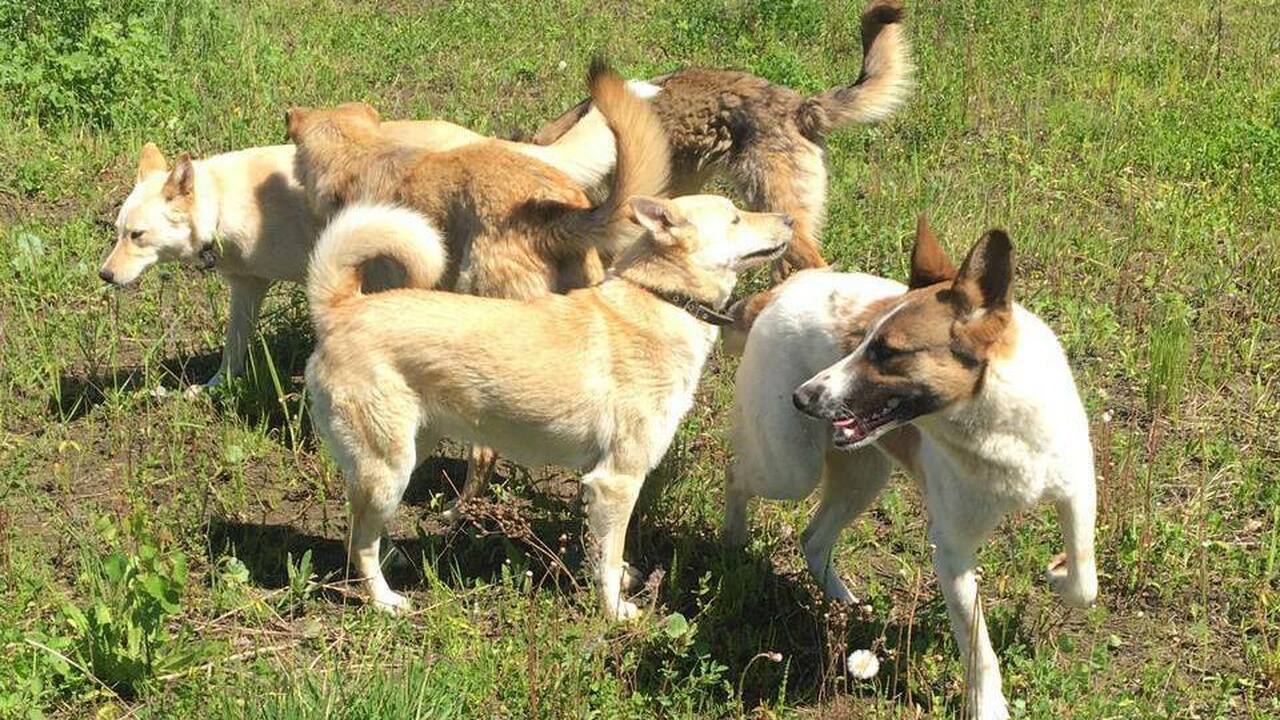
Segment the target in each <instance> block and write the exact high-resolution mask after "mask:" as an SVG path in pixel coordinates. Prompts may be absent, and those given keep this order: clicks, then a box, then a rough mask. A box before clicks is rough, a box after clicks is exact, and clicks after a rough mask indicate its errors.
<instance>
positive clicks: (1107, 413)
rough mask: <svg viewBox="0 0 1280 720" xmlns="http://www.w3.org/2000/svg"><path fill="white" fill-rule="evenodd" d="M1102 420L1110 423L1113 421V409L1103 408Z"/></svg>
mask: <svg viewBox="0 0 1280 720" xmlns="http://www.w3.org/2000/svg"><path fill="white" fill-rule="evenodd" d="M1102 422H1103V423H1109V422H1111V411H1110V410H1103V411H1102Z"/></svg>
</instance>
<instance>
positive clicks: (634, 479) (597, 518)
mask: <svg viewBox="0 0 1280 720" xmlns="http://www.w3.org/2000/svg"><path fill="white" fill-rule="evenodd" d="M643 484H644V475H642V474H641V475H629V474H622V473H617V472H612V471H608V470H605V469H603V468H602V467H601V466H597V467H596V468H595V469H594V470H592V471H591V472H590V473H588V474H587V475H585V476H583V478H582V503H583V505H585V506H586V511H587V527H588V528H589V529H590V530H591V534H592V535H593V536H594V537H595V542H596V543H597V544H598V549H597V551H596V553H595V573H596V582H597V584H598V586H599V592H600V600H601V602H602V603H603V604H604V612H605V614H606V615H608V616H609V617H611V618H615V619H618V620H628V619H631V618H633V617H636V616H637V615H639V614H640V610H639V608H637V607H636V606H635V604H633V603H631V602H629V601H627V600H623V599H622V579H623V572H624V571H623V563H622V551H623V546H624V545H625V544H626V540H627V524H628V523H629V522H630V521H631V511H632V509H634V508H635V505H636V498H638V497H640V487H641V486H642V485H643Z"/></svg>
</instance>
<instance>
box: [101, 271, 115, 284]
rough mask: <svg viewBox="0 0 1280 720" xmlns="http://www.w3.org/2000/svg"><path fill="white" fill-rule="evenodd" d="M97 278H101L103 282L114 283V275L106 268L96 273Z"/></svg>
mask: <svg viewBox="0 0 1280 720" xmlns="http://www.w3.org/2000/svg"><path fill="white" fill-rule="evenodd" d="M98 277H100V278H102V281H103V282H109V283H114V282H115V281H116V274H115V273H113V272H111V271H110V270H108V269H106V268H102V269H101V270H99V271H98Z"/></svg>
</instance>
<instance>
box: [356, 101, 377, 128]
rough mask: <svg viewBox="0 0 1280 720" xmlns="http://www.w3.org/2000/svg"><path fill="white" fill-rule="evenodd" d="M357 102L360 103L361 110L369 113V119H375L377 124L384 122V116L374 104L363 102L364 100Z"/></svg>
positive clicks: (366, 113)
mask: <svg viewBox="0 0 1280 720" xmlns="http://www.w3.org/2000/svg"><path fill="white" fill-rule="evenodd" d="M355 104H356V105H358V106H359V107H360V110H361V112H363V113H364V114H365V115H367V116H368V117H369V119H370V120H371V121H373V122H374V123H375V124H381V123H382V116H381V115H379V114H378V111H377V110H376V109H375V108H374V107H373V106H372V105H370V104H369V103H363V102H362V103H355Z"/></svg>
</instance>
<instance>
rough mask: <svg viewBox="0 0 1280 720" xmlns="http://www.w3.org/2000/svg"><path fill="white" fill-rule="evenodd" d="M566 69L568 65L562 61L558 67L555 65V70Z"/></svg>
mask: <svg viewBox="0 0 1280 720" xmlns="http://www.w3.org/2000/svg"><path fill="white" fill-rule="evenodd" d="M567 67H569V63H567V62H565V61H563V60H561V61H560V64H559V65H556V68H557V69H560V70H564V69H565V68H567Z"/></svg>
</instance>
